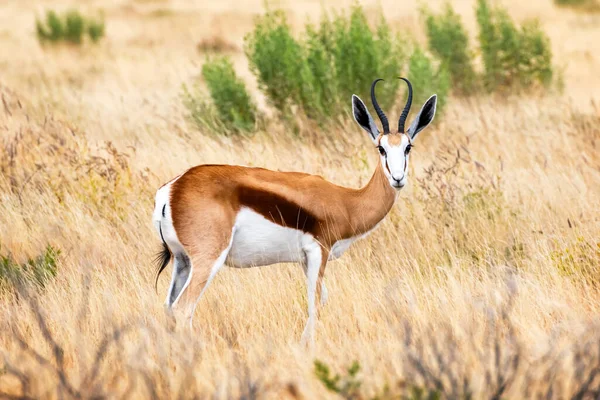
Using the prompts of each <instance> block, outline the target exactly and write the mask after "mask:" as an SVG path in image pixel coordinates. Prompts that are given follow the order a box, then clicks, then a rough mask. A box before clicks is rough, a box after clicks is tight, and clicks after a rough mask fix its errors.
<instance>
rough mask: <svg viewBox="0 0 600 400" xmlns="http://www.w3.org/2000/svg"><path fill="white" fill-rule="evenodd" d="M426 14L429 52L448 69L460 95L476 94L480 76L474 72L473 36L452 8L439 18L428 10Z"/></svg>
mask: <svg viewBox="0 0 600 400" xmlns="http://www.w3.org/2000/svg"><path fill="white" fill-rule="evenodd" d="M423 13H424V15H425V26H426V31H427V42H428V44H429V49H430V50H431V52H432V53H433V54H435V55H436V56H437V57H438V58H439V59H440V60H441V61H442V62H443V63H444V64H445V65H446V67H447V69H448V72H449V73H450V76H451V78H452V85H453V86H454V87H455V88H456V89H457V90H458V92H459V93H461V94H469V93H471V92H473V91H474V90H475V89H476V87H477V75H476V74H475V71H474V69H473V54H472V53H471V52H470V50H469V36H468V34H467V31H466V29H465V27H464V26H463V24H462V21H461V18H460V16H459V15H458V14H457V13H455V12H454V10H453V9H452V7H451V6H450V4H447V5H446V8H445V10H444V12H443V13H442V14H439V15H435V14H432V13H430V12H428V11H427V10H424V11H423Z"/></svg>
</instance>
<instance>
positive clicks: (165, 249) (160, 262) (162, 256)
mask: <svg viewBox="0 0 600 400" xmlns="http://www.w3.org/2000/svg"><path fill="white" fill-rule="evenodd" d="M159 224H160V223H159ZM159 232H160V238H161V240H162V249H161V250H160V251H159V252H158V253H157V254H156V258H155V259H154V264H156V279H155V281H154V290H157V288H158V277H159V276H160V274H161V272H163V270H164V269H165V268H167V265H169V262H170V261H171V250H169V246H167V243H166V242H165V238H164V237H163V234H162V227H161V226H160V225H159Z"/></svg>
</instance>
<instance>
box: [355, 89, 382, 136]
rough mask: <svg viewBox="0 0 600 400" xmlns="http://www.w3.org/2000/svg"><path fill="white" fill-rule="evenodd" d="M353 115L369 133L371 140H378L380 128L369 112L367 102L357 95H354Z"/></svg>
mask: <svg viewBox="0 0 600 400" xmlns="http://www.w3.org/2000/svg"><path fill="white" fill-rule="evenodd" d="M352 115H354V120H355V121H356V122H357V123H358V124H359V125H360V127H361V128H363V129H364V130H365V131H367V132H368V133H369V136H370V137H371V140H372V141H373V142H376V139H377V136H379V128H377V125H376V124H375V120H374V119H373V117H371V114H369V110H367V107H366V106H365V103H363V101H362V100H361V99H360V97H358V96H357V95H355V94H353V95H352Z"/></svg>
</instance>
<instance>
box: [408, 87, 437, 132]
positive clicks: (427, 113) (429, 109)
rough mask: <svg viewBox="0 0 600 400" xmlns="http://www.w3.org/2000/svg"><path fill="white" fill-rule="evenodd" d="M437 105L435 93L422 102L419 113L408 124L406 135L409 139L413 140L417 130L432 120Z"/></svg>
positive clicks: (419, 130) (420, 129)
mask: <svg viewBox="0 0 600 400" xmlns="http://www.w3.org/2000/svg"><path fill="white" fill-rule="evenodd" d="M436 105H437V94H434V95H433V96H431V97H430V98H429V99H428V100H427V101H426V102H425V104H423V108H421V111H419V114H418V115H417V117H416V118H415V120H414V121H413V123H412V124H410V128H408V135H409V136H410V138H411V140H414V139H415V137H416V136H417V134H418V133H419V132H421V131H422V130H423V129H425V128H426V127H427V125H429V124H430V123H431V121H433V117H434V116H435V108H436Z"/></svg>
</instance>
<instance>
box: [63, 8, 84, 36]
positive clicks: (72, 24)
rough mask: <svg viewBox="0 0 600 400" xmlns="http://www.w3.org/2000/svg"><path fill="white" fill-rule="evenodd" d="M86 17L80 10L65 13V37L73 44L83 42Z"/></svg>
mask: <svg viewBox="0 0 600 400" xmlns="http://www.w3.org/2000/svg"><path fill="white" fill-rule="evenodd" d="M84 26H85V19H84V17H83V16H82V15H81V14H80V13H79V11H76V10H71V11H68V12H67V13H66V14H65V31H64V39H65V40H66V41H68V42H71V43H73V44H81V41H82V37H83V33H84Z"/></svg>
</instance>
